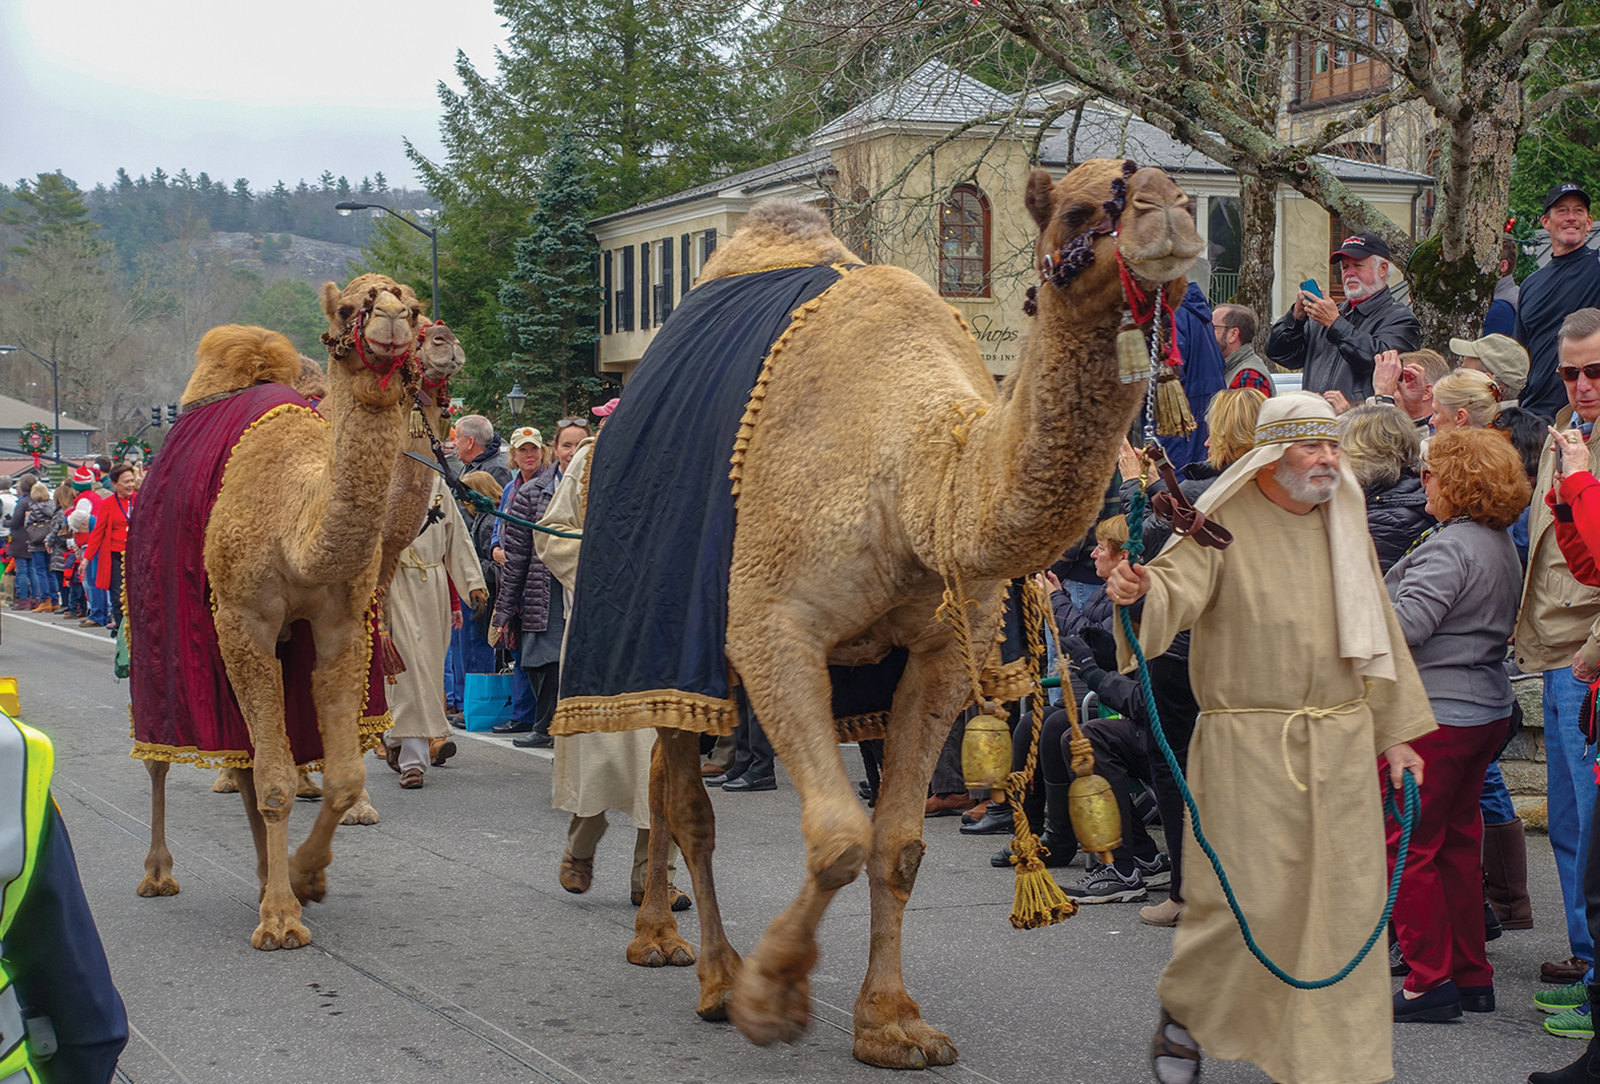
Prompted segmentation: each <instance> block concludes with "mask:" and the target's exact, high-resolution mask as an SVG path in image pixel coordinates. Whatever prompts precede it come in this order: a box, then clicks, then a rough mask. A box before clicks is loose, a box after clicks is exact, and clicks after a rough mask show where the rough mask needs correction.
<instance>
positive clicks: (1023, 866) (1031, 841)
mask: <svg viewBox="0 0 1600 1084" xmlns="http://www.w3.org/2000/svg"><path fill="white" fill-rule="evenodd" d="M1011 847H1012V850H1013V851H1014V852H1015V853H1014V854H1013V855H1012V858H1011V862H1012V864H1013V865H1015V866H1016V867H1017V895H1016V898H1015V899H1014V900H1013V901H1012V904H1011V925H1012V926H1013V927H1014V928H1016V929H1019V930H1036V929H1038V928H1039V927H1040V926H1054V925H1055V924H1056V923H1057V922H1061V921H1063V920H1065V919H1069V918H1071V917H1072V916H1073V915H1075V914H1077V913H1078V905H1077V903H1075V902H1074V901H1072V900H1071V899H1068V898H1067V894H1066V893H1065V892H1062V891H1061V886H1060V885H1058V884H1056V881H1055V878H1054V877H1051V876H1050V873H1049V871H1048V870H1046V869H1045V868H1044V862H1042V861H1041V860H1040V858H1039V851H1040V847H1039V840H1038V837H1036V836H1035V835H1034V834H1033V833H1032V832H1028V833H1027V834H1026V835H1018V836H1017V838H1016V839H1014V840H1012V842H1011Z"/></svg>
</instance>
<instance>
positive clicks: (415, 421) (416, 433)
mask: <svg viewBox="0 0 1600 1084" xmlns="http://www.w3.org/2000/svg"><path fill="white" fill-rule="evenodd" d="M407 422H408V423H409V429H410V432H411V435H412V437H420V436H422V434H423V433H424V432H425V430H424V429H423V425H422V411H420V410H418V409H417V408H416V407H412V408H411V417H410V418H408V419H407Z"/></svg>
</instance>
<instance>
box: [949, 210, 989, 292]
mask: <svg viewBox="0 0 1600 1084" xmlns="http://www.w3.org/2000/svg"><path fill="white" fill-rule="evenodd" d="M939 292H940V293H941V294H944V295H945V296H947V297H988V296H989V201H988V200H987V199H986V198H984V195H983V193H982V192H981V191H979V190H978V189H977V188H976V187H974V186H973V185H970V184H963V185H957V186H956V188H955V190H954V191H953V192H951V193H950V198H949V199H947V200H945V201H944V205H943V206H942V207H940V209H939Z"/></svg>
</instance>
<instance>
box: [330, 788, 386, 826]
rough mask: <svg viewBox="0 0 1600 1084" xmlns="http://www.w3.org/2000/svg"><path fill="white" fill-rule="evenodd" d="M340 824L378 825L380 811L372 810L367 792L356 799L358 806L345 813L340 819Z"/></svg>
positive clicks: (363, 792)
mask: <svg viewBox="0 0 1600 1084" xmlns="http://www.w3.org/2000/svg"><path fill="white" fill-rule="evenodd" d="M339 823H340V824H377V823H378V811H377V810H376V809H374V808H372V803H371V802H370V801H368V800H367V794H366V792H365V791H362V792H361V797H359V798H357V799H356V804H355V805H353V806H351V807H350V808H349V809H347V810H345V811H344V816H343V817H341V818H339Z"/></svg>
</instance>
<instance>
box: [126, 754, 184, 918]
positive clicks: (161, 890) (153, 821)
mask: <svg viewBox="0 0 1600 1084" xmlns="http://www.w3.org/2000/svg"><path fill="white" fill-rule="evenodd" d="M144 767H145V771H147V772H149V773H150V853H149V854H147V855H145V856H144V877H143V878H141V879H140V881H139V887H138V888H137V889H135V891H137V892H138V893H139V895H141V896H176V895H177V894H178V882H177V881H175V880H174V879H173V877H172V852H171V851H169V850H167V769H168V768H170V767H172V765H170V764H168V763H167V762H166V761H164V760H147V761H145V762H144Z"/></svg>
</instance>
